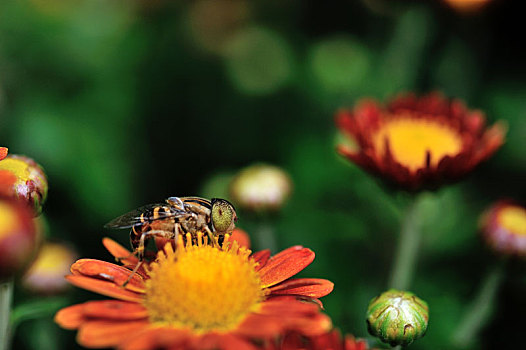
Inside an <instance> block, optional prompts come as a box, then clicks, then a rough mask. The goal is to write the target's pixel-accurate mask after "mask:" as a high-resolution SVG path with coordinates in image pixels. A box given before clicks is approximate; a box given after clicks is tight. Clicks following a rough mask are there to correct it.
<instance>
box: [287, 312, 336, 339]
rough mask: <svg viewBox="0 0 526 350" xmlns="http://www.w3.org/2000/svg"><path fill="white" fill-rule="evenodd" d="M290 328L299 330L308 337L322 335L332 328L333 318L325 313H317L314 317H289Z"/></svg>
mask: <svg viewBox="0 0 526 350" xmlns="http://www.w3.org/2000/svg"><path fill="white" fill-rule="evenodd" d="M286 321H287V325H288V327H287V328H288V329H291V330H294V331H297V332H299V333H301V334H303V335H306V336H308V337H312V336H315V335H320V334H323V333H325V332H327V331H328V330H329V329H331V328H332V321H331V319H330V318H329V317H328V316H327V315H324V314H317V315H315V316H312V317H308V318H307V317H294V318H287V320H286Z"/></svg>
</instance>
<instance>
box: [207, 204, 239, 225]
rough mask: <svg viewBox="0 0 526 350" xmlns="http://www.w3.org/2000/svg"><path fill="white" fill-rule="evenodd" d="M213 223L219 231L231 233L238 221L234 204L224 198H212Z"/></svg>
mask: <svg viewBox="0 0 526 350" xmlns="http://www.w3.org/2000/svg"><path fill="white" fill-rule="evenodd" d="M211 216H212V224H213V225H214V229H215V231H216V232H217V233H229V232H231V231H232V230H233V229H234V225H235V224H234V223H235V222H236V221H237V215H236V210H235V209H234V206H233V205H232V204H230V203H229V202H228V201H226V200H224V199H218V198H214V199H212V214H211Z"/></svg>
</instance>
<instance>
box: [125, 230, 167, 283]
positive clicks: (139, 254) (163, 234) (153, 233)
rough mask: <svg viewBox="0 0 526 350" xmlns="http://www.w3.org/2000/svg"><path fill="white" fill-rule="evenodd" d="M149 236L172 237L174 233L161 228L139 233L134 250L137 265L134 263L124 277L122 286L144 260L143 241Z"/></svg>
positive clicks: (128, 280)
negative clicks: (139, 236)
mask: <svg viewBox="0 0 526 350" xmlns="http://www.w3.org/2000/svg"><path fill="white" fill-rule="evenodd" d="M151 236H157V237H163V238H168V239H172V238H173V237H174V233H173V232H169V231H162V230H151V231H148V232H143V233H142V234H141V238H140V239H139V245H138V246H137V249H136V250H135V252H134V254H137V258H138V259H139V262H137V265H135V267H134V268H133V271H132V273H131V274H130V275H129V276H128V278H127V279H126V282H124V283H123V284H122V287H123V288H124V287H126V285H127V284H128V283H129V282H130V280H131V279H132V277H133V275H135V274H136V273H137V271H138V270H139V267H141V265H142V263H143V262H144V250H145V246H146V244H145V242H146V240H147V239H148V238H150V237H151Z"/></svg>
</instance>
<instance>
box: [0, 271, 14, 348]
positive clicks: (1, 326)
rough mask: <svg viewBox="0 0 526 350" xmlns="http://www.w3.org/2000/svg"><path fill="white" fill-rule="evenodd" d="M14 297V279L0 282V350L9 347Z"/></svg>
mask: <svg viewBox="0 0 526 350" xmlns="http://www.w3.org/2000/svg"><path fill="white" fill-rule="evenodd" d="M12 299H13V280H8V281H5V282H0V350H7V349H8V348H9V340H10V335H9V332H10V325H9V318H10V316H11V300H12Z"/></svg>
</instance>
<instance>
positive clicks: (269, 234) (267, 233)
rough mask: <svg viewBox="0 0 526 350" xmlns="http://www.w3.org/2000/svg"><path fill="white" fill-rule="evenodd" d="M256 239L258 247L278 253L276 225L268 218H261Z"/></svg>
mask: <svg viewBox="0 0 526 350" xmlns="http://www.w3.org/2000/svg"><path fill="white" fill-rule="evenodd" d="M254 237H255V238H256V242H255V243H256V247H258V248H259V249H260V250H261V249H270V251H271V252H276V249H277V246H278V245H277V242H276V233H275V230H274V225H273V223H272V221H271V220H269V219H268V218H261V219H260V220H259V221H258V222H257V224H256V226H255V231H254Z"/></svg>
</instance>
